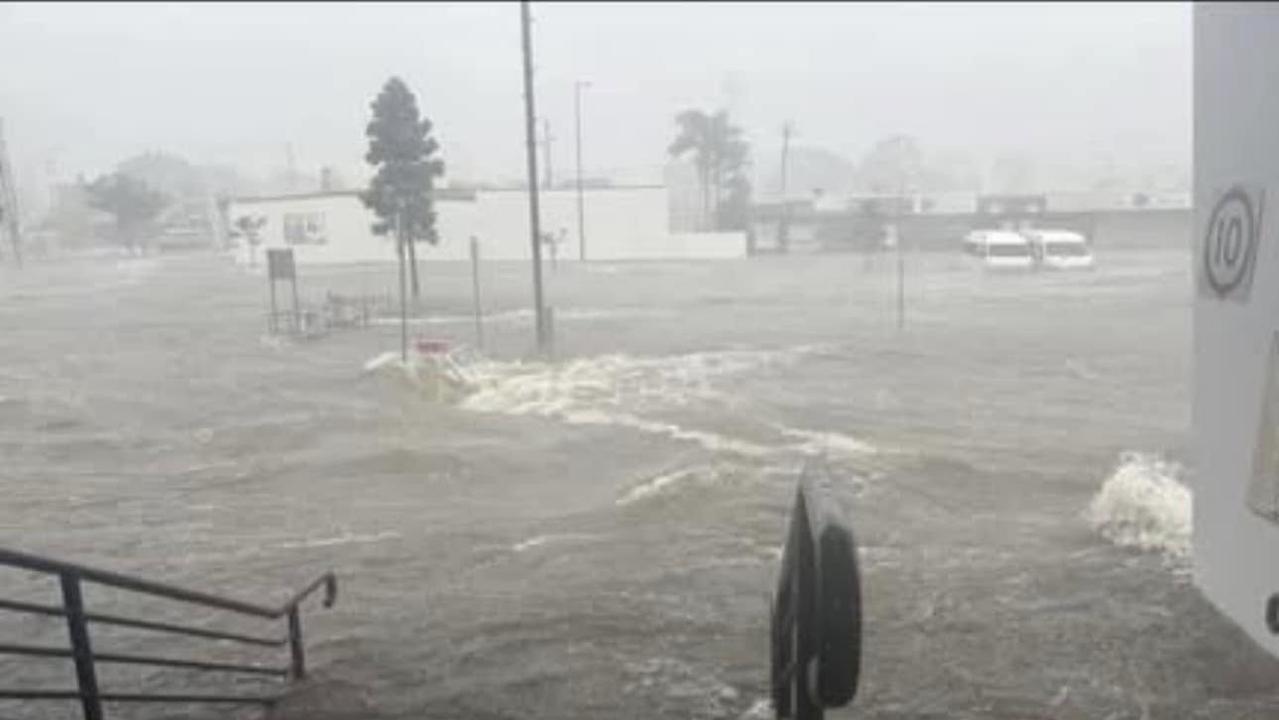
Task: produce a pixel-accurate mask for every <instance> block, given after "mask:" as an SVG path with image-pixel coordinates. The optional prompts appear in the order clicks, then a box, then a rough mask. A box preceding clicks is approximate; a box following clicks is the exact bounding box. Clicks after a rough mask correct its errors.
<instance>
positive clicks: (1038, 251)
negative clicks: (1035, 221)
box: [1022, 229, 1096, 270]
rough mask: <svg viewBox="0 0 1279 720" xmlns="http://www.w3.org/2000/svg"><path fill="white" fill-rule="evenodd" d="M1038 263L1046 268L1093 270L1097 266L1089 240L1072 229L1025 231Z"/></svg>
mask: <svg viewBox="0 0 1279 720" xmlns="http://www.w3.org/2000/svg"><path fill="white" fill-rule="evenodd" d="M1022 234H1023V235H1025V236H1026V239H1027V240H1028V241H1030V247H1031V250H1032V251H1033V253H1034V257H1035V262H1036V264H1037V265H1038V266H1039V267H1041V268H1043V269H1045V270H1091V269H1093V268H1094V267H1095V266H1096V260H1095V259H1094V257H1093V254H1092V248H1090V247H1089V246H1088V240H1087V239H1086V238H1085V237H1084V236H1083V235H1082V234H1080V233H1077V232H1074V231H1072V230H1051V229H1034V230H1026V231H1023V233H1022Z"/></svg>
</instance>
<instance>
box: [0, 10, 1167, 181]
mask: <svg viewBox="0 0 1279 720" xmlns="http://www.w3.org/2000/svg"><path fill="white" fill-rule="evenodd" d="M534 21H535V24H536V28H537V33H538V35H537V40H536V45H537V59H536V70H537V79H536V87H537V91H538V93H539V97H538V103H539V107H540V108H541V114H543V115H544V116H546V117H547V118H549V119H550V121H551V125H552V134H553V136H555V137H556V139H557V140H558V142H556V143H554V144H553V146H552V153H553V156H552V160H553V163H554V165H556V166H558V167H560V168H568V167H569V166H570V163H571V162H572V157H573V156H572V151H573V148H572V142H571V138H572V132H571V130H572V122H573V116H572V112H573V107H572V100H573V98H572V93H573V83H574V81H576V80H579V79H581V80H588V81H590V82H591V83H592V86H591V88H590V90H589V91H588V92H587V94H586V97H585V99H584V104H585V110H584V112H585V116H586V117H585V124H586V129H585V135H586V139H585V142H586V144H587V147H588V152H586V154H585V161H584V162H585V164H586V169H587V174H588V175H604V174H606V175H613V176H621V177H628V178H632V179H634V180H637V181H650V182H651V181H654V180H658V179H660V177H661V164H662V162H663V157H662V156H663V150H664V149H665V146H666V143H667V142H668V140H669V135H670V131H671V117H672V116H673V114H674V113H675V112H676V111H677V110H679V109H683V108H685V107H693V106H699V107H700V106H707V107H721V106H722V107H727V108H729V109H730V111H731V112H732V114H733V115H734V116H735V117H736V118H737V119H738V121H739V124H740V125H741V126H742V127H743V129H744V130H745V132H746V134H747V136H748V138H749V139H750V140H751V141H752V142H753V143H754V144H755V146H756V147H757V148H758V150H759V152H758V153H757V154H758V157H757V162H756V166H757V167H756V172H757V173H758V174H759V175H761V176H763V177H764V178H766V179H771V178H773V177H775V175H776V157H777V154H778V153H777V148H778V146H779V145H780V129H781V127H782V125H783V123H784V122H786V121H792V122H794V123H795V125H796V127H797V131H798V135H797V139H796V144H797V146H809V147H814V148H819V149H823V150H826V151H829V152H832V153H835V154H837V155H839V156H841V157H843V158H845V159H847V160H849V161H852V162H857V161H859V160H860V157H861V156H862V155H863V154H864V153H865V152H866V151H867V150H869V149H870V147H871V146H872V145H873V143H875V141H877V140H878V139H880V138H882V137H885V136H887V135H891V134H894V133H899V132H904V133H908V134H911V135H914V136H915V137H917V138H918V139H919V141H920V142H921V143H922V144H923V145H924V147H925V148H926V149H928V150H929V151H930V152H936V153H941V154H950V155H952V156H953V155H960V156H964V157H967V158H968V159H970V160H971V161H972V162H974V163H976V164H977V165H978V166H979V167H981V166H983V165H988V164H989V163H991V162H993V161H994V160H996V159H997V158H999V157H1000V156H1004V155H1009V154H1011V155H1016V156H1024V157H1027V158H1029V159H1030V160H1031V161H1032V162H1034V163H1035V164H1036V166H1037V169H1038V172H1037V178H1038V179H1039V184H1041V185H1043V186H1046V187H1047V189H1077V188H1086V187H1091V185H1092V184H1093V183H1095V182H1096V181H1098V180H1100V179H1102V178H1101V176H1102V175H1103V174H1104V173H1105V172H1107V171H1108V170H1109V171H1111V172H1113V171H1114V170H1115V168H1119V169H1120V170H1122V171H1126V172H1128V173H1131V174H1134V175H1136V176H1138V177H1144V176H1146V175H1155V174H1158V173H1160V172H1166V171H1167V170H1166V169H1167V168H1169V167H1171V168H1173V171H1172V172H1174V173H1178V172H1179V173H1181V177H1185V173H1186V172H1187V171H1188V167H1189V140H1190V82H1189V78H1190V57H1191V52H1190V5H1189V4H1158V3H1137V4H1121V3H1095V4H1069V3H1043V4H1028V5H1020V4H1012V5H1010V4H1006V3H987V4H963V3H954V4H951V3H944V4H928V3H901V4H875V3H854V4H845V5H841V4H827V3H812V4H808V3H786V4H770V3H707V4H692V3H651V4H644V3H538V4H537V5H536V7H535V8H534ZM519 53H520V44H519V23H518V17H516V14H514V13H513V10H512V6H510V5H506V4H500V3H499V4H485V3H474V4H472V3H457V4H450V3H422V4H406V3H393V4H379V3H367V4H365V3H362V4H359V5H351V4H341V3H321V4H317V5H314V6H307V7H306V8H305V9H304V8H302V7H299V6H296V5H293V4H272V3H255V4H252V5H248V4H238V5H237V4H217V3H207V4H206V3H201V4H190V5H183V4H162V3H139V4H99V3H92V4H74V3H65V4H64V3H49V4H45V3H31V4H21V3H7V4H5V5H4V6H3V9H2V10H0V63H2V65H0V67H3V68H5V70H4V72H2V73H0V115H3V116H4V117H5V118H6V121H7V123H8V126H9V131H8V132H9V135H10V136H11V138H12V142H13V143H14V144H15V145H16V149H15V150H14V155H15V161H16V162H17V164H18V166H19V167H20V168H22V169H23V170H24V172H23V173H20V178H36V177H42V176H47V175H49V174H54V175H56V176H58V177H55V178H51V179H67V178H73V177H74V176H75V175H76V174H77V173H79V172H86V173H90V174H91V173H93V172H100V171H105V170H108V169H110V168H111V167H112V166H113V165H114V164H115V163H116V162H118V161H119V160H120V159H122V158H125V157H129V156H131V155H135V154H137V153H140V152H143V151H148V150H159V151H166V152H172V153H176V154H178V155H182V156H185V157H187V158H189V159H191V160H192V161H196V162H200V163H217V164H232V165H235V166H238V167H241V168H242V169H244V170H245V171H247V172H251V173H258V174H263V173H269V172H272V171H276V170H278V169H280V168H282V167H283V166H284V165H285V162H286V153H287V149H286V146H287V145H289V144H292V146H293V152H294V153H295V158H296V163H297V164H298V165H299V166H300V167H304V168H307V169H309V170H311V171H314V169H315V168H318V167H320V166H324V165H330V166H335V167H337V168H340V169H341V171H342V172H343V174H344V175H345V176H347V177H350V178H352V179H358V178H360V177H362V175H361V173H363V172H364V171H363V168H362V164H361V157H362V150H361V148H360V147H359V142H358V141H359V139H360V136H361V130H362V127H363V123H364V120H365V115H366V113H367V110H368V102H369V98H370V96H371V93H372V90H373V89H375V88H376V87H377V86H378V85H379V84H380V82H381V81H382V80H384V79H385V78H386V77H387V76H388V75H390V74H399V75H401V76H403V77H404V78H405V79H406V80H407V81H408V82H409V84H410V85H411V86H412V87H413V88H415V89H416V90H417V91H418V92H419V93H420V98H421V103H422V106H423V108H424V111H425V112H426V113H427V114H428V116H429V117H430V118H432V120H433V121H434V122H435V124H436V126H437V128H438V136H439V138H440V139H441V142H442V143H443V145H444V147H445V156H446V160H447V162H448V171H449V176H450V178H454V179H458V180H465V181H501V180H510V179H513V178H519V177H521V175H522V172H523V171H522V165H521V163H522V150H521V148H522V142H523V140H522V126H521V122H522V120H521V105H520V102H521V100H520V97H521V86H520V81H521V77H520V71H519V67H520V54H519ZM19 182H20V183H21V182H22V180H20V181H19ZM774 182H775V181H774ZM772 184H773V183H772V182H764V183H763V184H762V185H761V190H771V185H772Z"/></svg>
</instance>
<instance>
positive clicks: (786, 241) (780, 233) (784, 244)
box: [777, 120, 794, 252]
mask: <svg viewBox="0 0 1279 720" xmlns="http://www.w3.org/2000/svg"><path fill="white" fill-rule="evenodd" d="M793 130H794V128H793V127H792V126H791V123H790V121H789V120H787V121H786V124H784V125H782V178H781V188H780V194H781V198H782V218H781V221H780V222H779V223H778V224H777V248H778V249H779V250H781V251H782V252H787V251H788V249H789V247H790V200H789V199H788V198H787V197H786V174H787V173H786V170H787V167H786V165H787V161H788V160H789V159H790V136H791V132H793Z"/></svg>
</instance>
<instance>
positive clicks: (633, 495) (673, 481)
mask: <svg viewBox="0 0 1279 720" xmlns="http://www.w3.org/2000/svg"><path fill="white" fill-rule="evenodd" d="M705 470H706V468H703V467H694V468H683V469H681V470H676V471H674V472H669V473H663V474H661V475H658V476H657V477H654V478H651V479H649V480H647V481H645V482H643V483H640V484H639V485H636V486H635V487H633V488H631V489H630V490H629V491H627V493H626V494H625V495H623V496H622V497H620V498H618V499H617V504H618V505H630V504H631V503H633V502H635V501H637V500H643V499H645V498H649V497H653V496H654V495H659V494H662V493H664V492H665V491H667V490H669V489H670V488H672V487H674V486H675V485H677V484H679V483H683V482H687V481H688V480H691V479H693V478H695V477H696V476H697V475H698V473H701V472H703V471H705Z"/></svg>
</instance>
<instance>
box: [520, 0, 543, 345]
mask: <svg viewBox="0 0 1279 720" xmlns="http://www.w3.org/2000/svg"><path fill="white" fill-rule="evenodd" d="M531 24H532V21H531V20H530V19H529V11H528V0H520V35H521V36H522V39H523V45H524V146H525V150H526V151H527V155H528V220H529V233H530V241H531V242H532V246H533V248H532V249H533V311H534V313H535V317H536V325H537V350H538V352H539V353H545V352H546V350H547V337H546V308H545V306H544V305H543V304H542V242H541V240H542V228H541V221H540V217H539V215H538V206H537V124H536V120H535V119H536V118H537V114H536V111H535V109H534V107H533V31H532V28H531V27H530V26H531Z"/></svg>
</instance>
